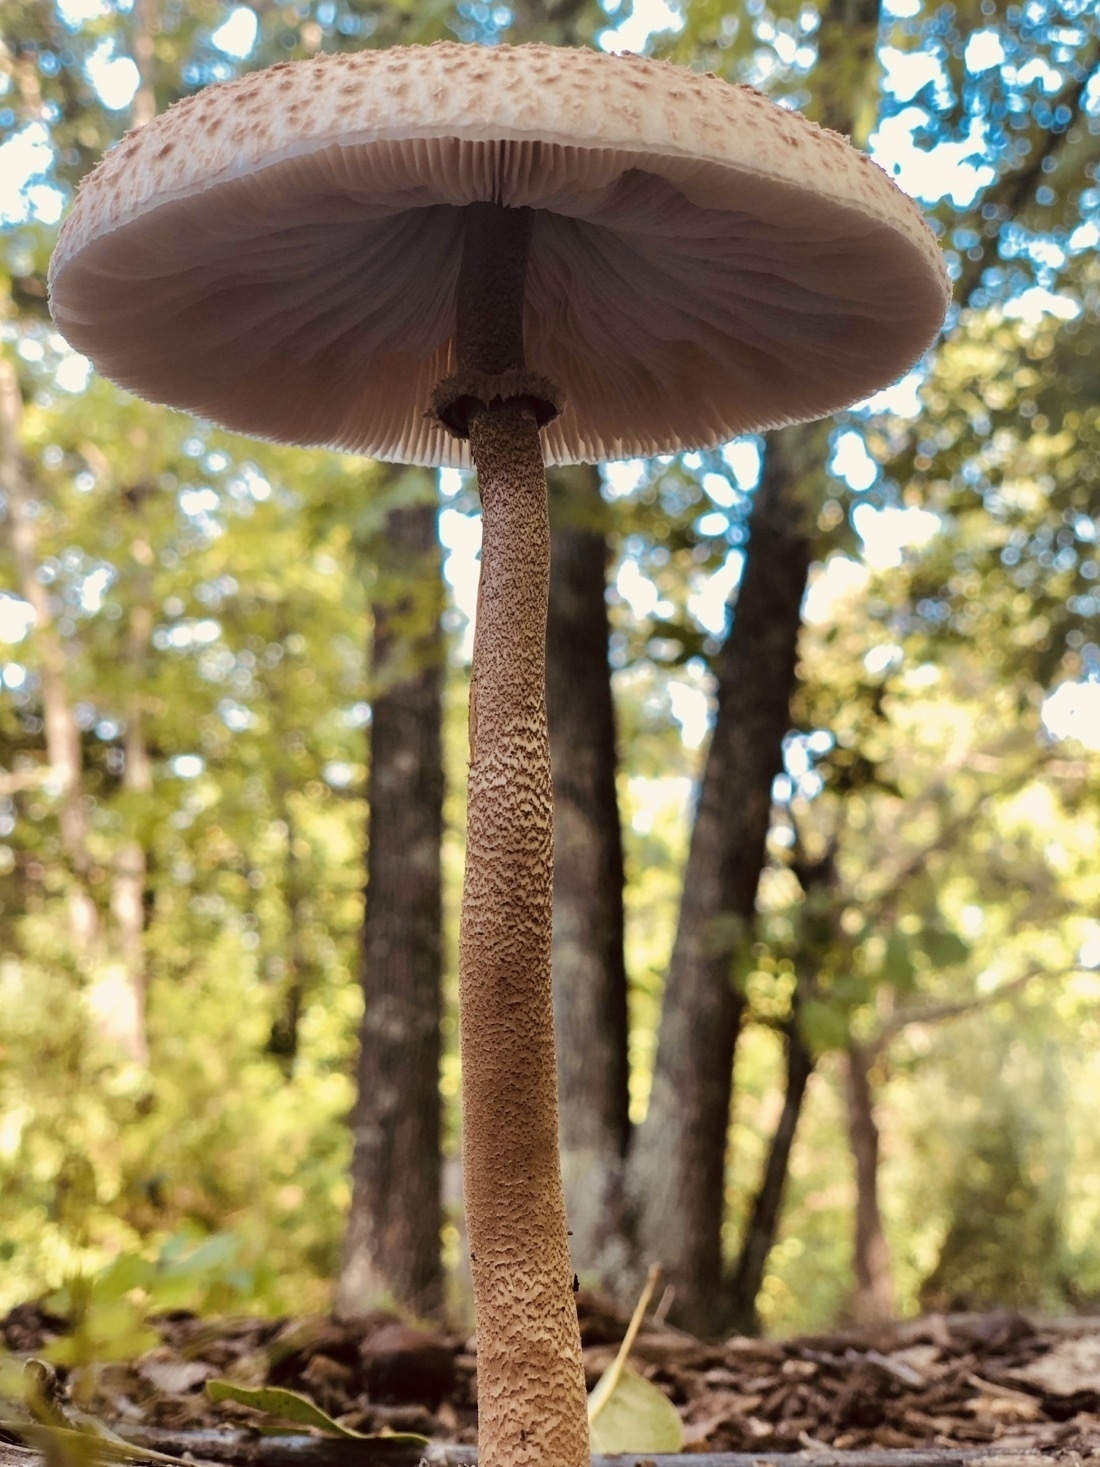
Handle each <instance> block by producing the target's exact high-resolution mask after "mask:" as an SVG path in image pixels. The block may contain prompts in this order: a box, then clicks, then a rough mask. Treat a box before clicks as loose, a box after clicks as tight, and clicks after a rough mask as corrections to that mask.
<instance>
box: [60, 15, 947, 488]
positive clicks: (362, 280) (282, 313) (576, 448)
mask: <svg viewBox="0 0 1100 1467" xmlns="http://www.w3.org/2000/svg"><path fill="white" fill-rule="evenodd" d="M475 201H494V202H497V203H501V204H504V205H507V206H513V207H527V208H531V209H533V210H536V211H537V212H536V215H535V219H534V228H533V234H532V242H531V253H530V259H529V265H528V275H527V296H526V304H525V316H524V337H525V348H526V355H527V364H528V367H529V368H530V369H531V370H532V371H534V372H538V373H542V374H545V375H546V376H548V377H550V378H552V379H553V380H554V381H555V382H556V383H558V384H559V386H560V387H561V389H562V391H563V393H564V396H565V400H566V406H565V409H564V411H563V413H562V415H561V416H560V418H558V419H557V420H556V421H555V422H554V423H552V424H551V425H550V426H549V427H548V428H547V429H546V431H545V433H544V440H545V452H546V458H547V461H548V462H549V463H574V462H578V461H600V460H604V459H613V458H631V457H638V456H645V455H649V454H656V453H671V452H676V451H679V450H681V449H686V448H704V447H710V446H713V445H715V444H718V443H722V442H725V441H727V440H728V439H730V438H732V437H734V436H736V435H737V434H739V433H745V432H750V431H754V430H758V429H765V428H777V427H781V426H783V425H784V424H787V423H792V422H798V421H803V420H807V419H810V418H817V417H822V416H825V415H826V414H828V413H830V412H834V411H836V410H837V409H839V408H841V407H845V406H847V405H848V404H850V403H852V402H854V401H857V400H859V399H860V398H862V397H865V396H867V395H868V394H869V393H871V392H873V391H875V390H877V389H878V388H880V387H883V386H885V385H887V384H888V383H890V382H892V381H894V380H896V379H897V378H898V377H899V376H901V375H902V374H903V373H904V372H905V371H906V370H907V369H908V368H909V367H910V366H911V365H912V364H913V363H914V362H915V361H916V360H917V358H919V356H920V355H921V354H922V352H924V351H925V349H926V348H927V347H928V346H929V345H930V344H931V342H932V340H933V339H934V337H935V335H936V333H937V332H938V330H939V328H940V325H941V323H942V321H943V316H944V312H945V310H946V306H947V302H948V300H949V298H950V286H949V283H948V280H947V275H946V271H945V269H944V264H943V259H942V256H941V254H940V251H939V249H938V247H937V245H936V243H935V240H934V238H933V236H932V234H931V231H930V230H929V228H928V226H927V225H926V223H925V222H924V220H923V218H922V217H921V214H920V212H919V210H918V209H917V207H916V205H915V204H914V203H913V202H912V201H911V200H910V199H909V198H907V197H906V196H905V195H904V194H903V193H902V192H901V191H900V190H899V189H898V188H897V187H896V186H895V184H894V183H893V182H892V181H891V180H890V179H889V178H888V177H887V175H886V174H885V173H884V172H883V171H882V170H881V169H880V168H879V167H878V166H877V165H876V164H875V163H874V162H872V161H871V160H870V159H869V158H867V157H866V156H865V155H864V154H862V153H859V152H857V151H856V150H855V149H853V148H852V147H850V146H849V144H848V142H847V141H846V139H844V138H842V137H840V136H839V135H838V134H836V133H833V132H829V131H827V130H825V129H823V128H820V127H818V126H817V125H816V124H815V123H813V122H810V121H808V120H807V119H806V118H804V117H802V116H800V115H799V114H797V113H793V112H790V111H787V110H785V109H784V108H781V107H778V106H776V105H775V104H773V103H772V102H770V101H768V100H767V98H765V97H764V96H762V95H761V94H760V93H758V92H756V91H754V90H753V89H752V88H750V87H743V86H731V85H729V84H728V83H726V82H723V81H721V80H719V79H718V78H717V77H714V76H710V75H706V76H704V75H699V74H697V73H694V72H691V71H687V70H685V69H683V68H681V67H676V66H672V65H669V64H667V63H664V62H657V61H650V60H646V59H643V58H640V57H635V56H613V55H603V54H601V53H597V52H595V51H584V50H565V49H561V48H556V47H551V46H519V47H506V46H501V47H492V48H489V47H481V46H472V45H462V44H456V43H448V42H444V43H440V44H437V45H434V46H429V47H419V46H410V47H404V48H400V49H396V50H390V51H363V52H359V53H357V54H354V55H332V56H319V57H317V58H315V59H314V60H310V61H301V62H291V63H284V64H283V65H280V66H274V67H272V68H270V69H269V70H267V71H261V72H256V73H252V74H251V75H248V76H246V77H243V78H242V79H240V80H238V81H233V82H227V83H224V84H221V85H216V86H211V87H207V88H206V89H205V90H204V91H202V92H200V93H198V94H197V95H195V96H193V97H189V98H187V99H186V100H185V101H182V102H180V103H178V104H177V105H176V106H174V107H172V108H171V109H170V110H169V111H168V112H166V113H164V114H163V115H162V116H160V117H158V118H156V119H155V120H154V121H153V122H151V123H149V124H148V125H147V126H146V127H144V128H142V129H141V130H140V131H138V132H134V133H131V134H130V135H129V136H128V137H127V138H126V139H125V140H124V141H123V142H122V143H121V144H120V145H119V146H118V147H116V148H114V149H113V150H112V151H111V152H110V153H108V155H107V156H106V157H105V158H104V159H103V161H102V162H101V163H100V164H99V165H98V167H97V168H96V169H95V170H94V171H93V172H92V173H91V174H90V175H89V177H88V178H87V179H86V180H85V181H84V184H83V185H82V187H81V189H80V191H79V194H78V197H77V200H76V204H75V206H74V207H73V209H72V211H71V213H70V214H69V216H68V218H67V219H66V220H65V223H64V225H63V227H62V230H61V235H60V238H59V240H58V245H57V249H56V251H55V253H54V257H53V260H52V262H51V266H50V293H51V306H52V310H53V315H54V319H55V321H56V323H57V325H58V327H59V328H60V330H61V331H62V333H63V334H64V336H65V337H66V338H67V339H68V340H69V342H70V343H71V344H72V345H73V346H74V347H76V348H77V350H79V351H81V352H83V353H85V354H86V355H87V356H88V357H90V358H91V360H92V362H93V363H94V364H95V366H96V367H97V368H98V369H99V371H100V372H102V373H103V374H104V375H105V376H107V377H109V378H111V379H112V380H114V381H115V382H117V383H119V384H120V385H122V386H124V387H128V388H130V389H131V390H133V391H134V392H136V393H139V394H140V395H142V396H143V397H148V398H151V399H153V400H154V401H157V402H163V403H168V404H170V405H172V406H173V407H178V408H185V409H187V410H189V411H191V412H193V413H196V414H198V415H199V416H201V417H204V418H209V419H212V420H213V421H215V422H218V423H221V424H224V425H225V426H226V427H229V428H232V429H236V430H238V431H240V432H243V433H249V434H252V435H254V436H259V437H264V438H270V439H276V440H279V441H283V442H291V443H300V444H325V445H329V446H331V447H335V448H339V449H346V450H351V451H357V452H361V453H366V454H370V455H372V456H373V457H375V458H380V459H388V460H393V461H397V462H405V463H418V464H449V465H454V466H456V467H464V466H466V465H467V464H468V463H469V451H468V446H467V444H465V443H463V442H460V441H458V440H456V439H454V438H452V437H451V436H450V435H449V434H448V433H447V432H446V430H445V429H444V428H443V427H442V426H441V425H440V424H439V423H438V422H437V421H435V420H434V418H431V417H429V416H427V415H426V410H427V407H428V403H429V399H430V397H431V393H432V389H433V387H434V386H435V385H436V383H437V382H438V381H439V380H440V379H441V378H443V377H445V376H447V375H449V374H450V373H451V372H453V370H454V366H455V362H454V340H453V334H454V321H455V288H456V282H457V278H458V267H459V259H460V254H461V243H462V229H463V222H462V221H463V206H464V205H467V204H469V203H472V202H475Z"/></svg>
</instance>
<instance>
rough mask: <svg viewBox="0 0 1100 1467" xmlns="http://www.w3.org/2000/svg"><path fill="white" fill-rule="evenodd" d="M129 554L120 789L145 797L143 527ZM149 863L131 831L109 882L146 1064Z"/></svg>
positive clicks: (146, 568)
mask: <svg viewBox="0 0 1100 1467" xmlns="http://www.w3.org/2000/svg"><path fill="white" fill-rule="evenodd" d="M147 492H148V491H147V490H146V489H145V488H143V487H141V486H138V487H135V488H132V489H130V490H127V491H126V492H125V495H124V498H125V499H126V503H127V509H128V510H129V511H130V512H131V514H133V515H139V514H140V513H141V505H142V502H143V500H144V498H145V495H146V493H147ZM130 558H131V561H132V568H131V569H132V575H133V605H132V607H131V611H130V626H129V631H128V634H127V637H126V646H125V651H124V656H125V660H126V670H127V673H128V676H129V681H130V687H129V688H128V690H127V694H126V725H125V729H124V732H123V735H122V753H123V766H122V787H123V789H124V790H126V791H127V793H129V794H131V795H136V796H138V797H145V796H148V795H149V794H150V793H151V792H152V788H153V771H152V768H151V766H150V763H149V751H148V749H147V748H146V745H145V730H144V724H143V718H142V713H143V707H142V684H143V682H144V680H145V675H146V670H147V664H148V658H149V649H150V647H151V645H152V638H153V605H152V595H153V592H152V586H151V584H150V569H151V567H152V565H153V561H154V554H153V548H152V546H151V545H150V544H149V542H148V540H147V539H146V538H145V536H144V535H143V534H142V533H140V531H139V533H138V534H137V535H135V537H134V539H133V540H132V541H131V544H130ZM146 866H147V861H146V854H145V847H144V845H143V844H142V842H141V837H140V834H138V833H136V832H134V831H133V830H131V831H130V832H128V833H127V835H126V836H125V837H124V838H123V841H122V844H121V845H120V846H119V849H118V851H117V852H116V854H115V859H114V874H113V881H112V885H111V915H112V917H113V918H114V925H115V932H114V945H115V948H116V954H115V958H114V962H113V967H114V968H115V970H116V972H117V974H118V980H117V983H116V984H115V989H116V993H115V997H114V1002H113V1005H112V1013H113V1016H114V1023H115V1027H116V1031H117V1035H118V1039H119V1042H120V1043H121V1044H122V1046H123V1048H124V1049H125V1050H126V1053H127V1054H128V1055H129V1057H130V1058H131V1059H132V1060H133V1061H134V1062H135V1064H139V1065H143V1066H145V1065H148V1063H149V1041H148V1034H147V1030H146V1012H145V1011H146V979H147V975H146V970H145V896H146Z"/></svg>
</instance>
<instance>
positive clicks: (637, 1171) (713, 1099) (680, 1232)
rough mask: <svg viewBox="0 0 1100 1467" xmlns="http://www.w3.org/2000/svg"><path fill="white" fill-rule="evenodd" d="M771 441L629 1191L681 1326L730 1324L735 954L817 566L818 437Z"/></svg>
mask: <svg viewBox="0 0 1100 1467" xmlns="http://www.w3.org/2000/svg"><path fill="white" fill-rule="evenodd" d="M808 431H809V433H812V432H813V430H804V429H795V430H788V431H787V433H785V434H784V435H782V436H781V437H780V436H778V435H773V436H772V437H771V438H770V439H769V442H768V446H767V452H766V456H765V461H764V472H763V476H762V479H761V483H760V486H759V488H758V489H757V492H756V502H755V504H754V506H753V511H752V517H751V520H750V538H749V548H748V557H747V560H746V563H745V569H744V572H743V575H742V578H741V585H740V588H739V590H738V593H737V601H736V607H735V612H734V618H733V624H732V627H731V629H730V632H729V635H728V636H727V638H726V642H725V645H724V647H723V649H722V653H721V655H720V658H719V661H718V666H717V669H716V671H717V678H718V689H717V698H718V707H717V712H716V716H715V723H714V730H713V733H712V736H711V743H710V748H709V751H708V754H707V760H706V764H705V767H704V771H703V778H702V783H701V785H700V789H699V796H698V805H697V809H696V814H695V823H694V826H693V829H692V835H691V844H690V847H689V851H688V860H687V866H686V870H685V874H684V887H683V895H682V898H681V904H680V916H679V923H678V926H677V931H676V938H675V942H674V945H673V952H672V959H671V962H670V965H669V972H668V979H667V983H666V988H665V998H664V1004H663V1006H662V1010H661V1031H660V1036H659V1039H658V1045H657V1057H656V1062H655V1065H654V1072H653V1085H652V1090H651V1093H650V1101H649V1110H648V1113H647V1115H646V1118H645V1121H644V1122H643V1124H642V1126H641V1127H640V1129H639V1133H638V1137H637V1142H636V1145H635V1147H634V1149H633V1151H632V1155H631V1158H630V1163H629V1171H628V1182H629V1187H630V1195H631V1201H632V1205H633V1207H634V1209H635V1213H636V1217H637V1223H638V1232H639V1239H640V1243H641V1249H642V1255H643V1257H644V1259H645V1260H646V1261H658V1262H660V1263H662V1264H663V1265H664V1267H665V1269H666V1270H667V1274H668V1277H669V1279H670V1282H671V1283H672V1284H673V1286H674V1287H675V1289H676V1296H675V1303H674V1306H673V1311H674V1317H675V1318H676V1319H677V1320H678V1321H679V1322H680V1323H682V1324H683V1325H685V1326H686V1327H687V1328H689V1329H691V1330H694V1331H695V1332H696V1333H701V1334H707V1333H710V1332H712V1331H715V1330H717V1329H719V1328H720V1327H721V1323H722V1318H721V1316H722V1311H723V1299H722V1291H721V1289H720V1288H716V1287H715V1281H716V1280H718V1279H720V1278H721V1276H722V1248H721V1232H722V1219H723V1215H724V1210H725V1164H726V1135H727V1131H728V1127H729V1114H730V1100H731V1095H732V1084H733V1055H734V1048H735V1045H736V1041H737V1033H738V1029H739V1026H740V1022H741V1015H742V1009H743V1001H742V997H741V994H740V993H739V991H738V989H737V985H736V983H735V978H734V967H735V961H736V959H737V957H738V955H739V953H740V952H741V951H742V949H743V946H744V944H745V943H746V942H747V940H748V938H749V934H750V932H751V924H752V920H753V912H754V908H755V905H756V889H757V885H758V883H759V880H760V872H761V869H762V868H763V864H764V847H765V840H766V837H767V833H768V825H769V822H770V817H771V791H772V783H773V781H774V779H775V776H776V774H777V773H778V772H779V770H780V768H781V765H782V743H783V738H784V736H785V735H786V733H787V731H788V728H789V726H790V698H791V692H792V689H793V687H794V681H795V666H796V653H797V645H798V633H799V627H800V624H801V608H802V597H803V594H804V592H805V588H806V580H807V576H808V574H809V567H810V558H811V542H810V536H809V529H808V526H807V524H806V521H805V517H804V515H803V514H802V513H800V512H799V510H798V508H797V501H796V497H795V491H796V487H797V482H798V477H799V473H798V469H799V464H800V462H801V461H802V459H801V454H800V453H799V452H798V451H797V450H799V449H803V450H804V449H805V448H806V446H807V433H808Z"/></svg>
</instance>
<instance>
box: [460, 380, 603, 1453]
mask: <svg viewBox="0 0 1100 1467" xmlns="http://www.w3.org/2000/svg"><path fill="white" fill-rule="evenodd" d="M470 445H471V449H472V452H473V457H474V462H475V465H476V467H477V472H478V485H479V488H480V491H481V499H482V507H483V514H484V541H483V548H482V560H481V585H480V588H479V592H478V615H477V628H476V634H475V642H474V665H473V679H472V685H471V694H470V775H469V794H468V809H467V837H466V878H465V885H464V889H463V900H462V925H461V937H460V948H459V985H460V986H459V1004H460V1025H459V1027H460V1039H461V1049H462V1098H463V1114H462V1123H463V1124H462V1129H463V1167H464V1176H463V1188H464V1193H465V1204H466V1222H467V1228H468V1231H469V1237H470V1254H471V1262H472V1267H473V1281H474V1302H475V1308H476V1314H477V1340H478V1372H477V1374H478V1442H479V1461H480V1462H481V1464H482V1467H524V1464H528V1463H529V1464H531V1467H536V1464H537V1467H586V1464H587V1463H588V1460H589V1448H588V1419H587V1400H586V1396H585V1387H584V1369H583V1364H582V1359H581V1346H580V1332H579V1329H578V1325H577V1311H576V1305H575V1301H574V1297H573V1289H572V1277H573V1274H572V1267H571V1264H570V1260H569V1246H568V1237H567V1232H566V1220H565V1202H564V1196H563V1191H562V1181H561V1167H560V1162H559V1154H558V1106H557V1073H556V1065H555V1054H554V1019H553V1010H552V1006H551V985H550V942H551V890H552V884H553V816H552V799H551V783H550V745H549V738H548V734H547V725H546V693H545V641H546V608H547V596H548V589H549V577H550V527H549V521H548V516H547V503H546V475H545V470H544V468H543V458H542V445H541V442H540V439H539V429H538V424H537V422H536V420H535V417H534V415H533V413H532V412H531V411H529V410H524V409H522V408H517V407H515V406H511V405H505V406H503V407H501V408H499V409H496V410H491V411H479V412H477V413H475V414H474V416H473V418H472V421H471V423H470Z"/></svg>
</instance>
